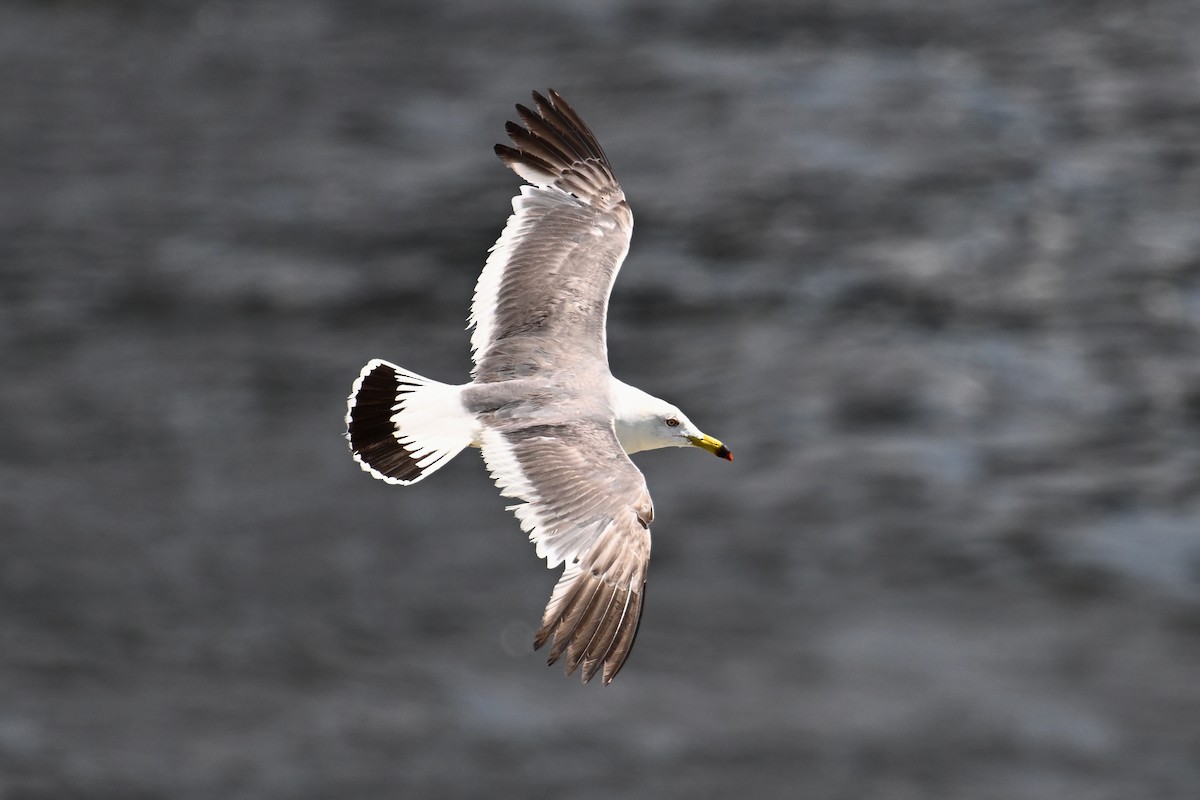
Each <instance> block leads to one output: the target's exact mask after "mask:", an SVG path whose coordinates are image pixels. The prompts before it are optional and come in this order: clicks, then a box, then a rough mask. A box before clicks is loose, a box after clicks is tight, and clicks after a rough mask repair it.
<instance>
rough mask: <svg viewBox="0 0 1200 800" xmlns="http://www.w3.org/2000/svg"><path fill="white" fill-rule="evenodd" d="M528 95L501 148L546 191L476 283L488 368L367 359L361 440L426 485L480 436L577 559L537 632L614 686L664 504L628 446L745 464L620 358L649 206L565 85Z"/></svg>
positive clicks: (517, 214) (562, 554)
mask: <svg viewBox="0 0 1200 800" xmlns="http://www.w3.org/2000/svg"><path fill="white" fill-rule="evenodd" d="M533 100H534V106H535V109H536V110H531V109H528V108H526V107H524V106H521V105H518V106H517V113H518V114H519V115H520V117H521V120H522V122H524V124H525V127H521V126H519V125H517V124H515V123H512V122H510V123H508V125H507V127H506V130H507V131H508V135H509V137H510V138H511V139H512V141H513V144H514V145H516V147H508V146H506V145H500V144H498V145H496V155H498V156H499V157H500V160H501V161H503V162H504V163H505V164H507V165H508V166H509V167H510V168H511V169H512V170H513V171H514V172H516V173H517V174H518V175H520V176H521V177H522V178H524V179H525V180H526V181H528V182H529V183H530V184H532V185H531V186H522V187H521V193H520V194H519V195H517V196H516V197H514V198H513V203H512V205H513V214H512V216H510V217H509V218H508V224H507V225H505V227H504V232H503V233H501V234H500V239H499V240H498V241H497V242H496V244H495V245H494V246H493V247H492V249H491V253H490V255H489V256H488V259H487V264H486V265H485V266H484V268H483V272H482V274H480V276H479V282H478V284H476V287H475V297H474V301H473V303H472V305H471V317H470V323H469V325H468V327H472V326H473V327H474V332H473V333H472V335H471V350H472V357H473V359H474V362H475V368H474V371H473V373H472V376H473V380H472V381H471V382H470V383H466V384H463V385H461V386H451V385H449V384H444V383H438V382H437V381H432V380H429V379H428V378H423V377H421V376H420V375H417V374H415V373H412V372H410V371H408V370H406V369H403V368H402V367H398V366H396V365H395V364H390V363H388V362H386V361H380V360H375V361H371V362H370V363H369V364H367V365H366V367H364V368H363V370H362V373H361V374H360V375H359V377H358V380H356V381H355V382H354V389H353V392H352V393H351V395H350V399H349V404H348V405H349V410H348V412H347V414H346V425H347V438H348V439H349V440H350V448H351V450H352V451H353V453H354V458H355V460H356V461H358V462H359V464H361V465H362V468H363V469H364V470H366V471H367V472H369V473H371V474H372V475H374V476H375V477H376V478H379V479H381V480H384V481H387V482H388V483H399V484H405V485H407V484H410V483H416V482H417V481H419V480H421V479H422V478H424V477H426V476H427V475H429V474H430V473H431V472H433V471H434V470H436V469H438V468H439V467H441V466H442V465H443V464H445V463H446V462H447V461H449V460H450V459H451V458H453V457H454V456H455V455H456V454H457V453H458V452H459V451H461V450H462V449H463V448H465V447H467V446H468V445H471V446H475V447H479V448H481V449H482V451H483V459H484V461H485V462H486V464H487V468H488V470H489V472H490V473H491V475H492V477H493V478H494V479H495V481H496V485H497V486H499V487H500V492H501V494H502V495H503V496H505V497H515V498H517V499H519V500H520V501H521V502H520V503H519V504H517V505H515V506H511V507H510V508H511V509H512V510H513V511H514V512H516V516H517V518H518V519H519V520H520V522H521V528H522V530H524V531H525V532H526V533H528V534H529V538H530V540H531V541H532V542H533V543H534V544H535V545H536V547H537V554H538V556H540V557H542V558H545V559H546V562H547V564H548V566H549V567H550V568H552V569H553V568H554V567H557V566H558V565H560V564H565V565H566V569H565V570H564V571H563V574H562V577H561V578H560V579H559V581H558V584H557V585H556V586H555V587H554V593H553V595H552V596H551V598H550V603H549V605H547V606H546V612H545V615H544V616H543V617H542V627H541V629H540V630H539V631H538V633H537V636H536V638H535V639H534V647H535V648H540V647H541V646H542V645H543V644H546V642H548V641H550V640H551V639H553V644H552V645H551V648H550V658H549V663H551V664H553V663H554V662H555V661H557V660H558V658H559V657H560V656H562V655H563V654H564V653H565V654H566V656H567V659H566V668H567V669H566V671H567V674H568V675H569V674H571V673H572V672H574V671H575V669H576V668H580V667H581V668H582V675H583V680H584V682H587V681H588V680H590V679H591V678H592V676H593V675H594V674H595V673H596V671H597V670H598V669H600V668H601V666H603V677H604V683H606V684H607V683H609V682H610V681H611V680H612V679H613V677H614V676H616V674H617V672H618V671H619V670H620V669H621V666H622V665H623V664H624V663H625V659H626V658H627V657H628V656H629V651H630V648H631V647H632V646H633V640H634V636H635V635H636V634H637V628H638V620H639V619H640V617H641V610H642V595H643V593H644V586H645V581H646V565H647V563H648V562H649V559H650V521H651V520H652V519H654V506H653V504H652V503H651V501H650V493H649V492H648V491H647V489H646V481H645V479H644V478H643V477H642V473H641V472H640V471H639V470H638V468H637V467H635V466H634V465H633V462H632V461H630V460H629V457H628V455H627V454H628V453H636V452H638V451H640V450H651V449H655V448H659V447H685V446H693V445H694V446H696V447H700V448H703V449H704V450H707V451H709V452H710V453H714V454H716V455H717V456H719V457H721V458H724V459H728V460H730V461H732V460H733V456H732V455H731V454H730V452H729V450H728V448H726V447H725V445H723V444H721V442H719V441H717V440H716V439H714V438H713V437H711V436H709V435H707V434H705V433H703V432H701V431H700V429H699V428H697V427H696V426H695V425H693V424H692V422H691V420H689V419H688V418H687V417H686V416H685V415H684V414H683V412H682V411H680V410H679V409H678V408H676V407H675V406H673V405H671V404H670V403H668V402H666V401H665V400H660V399H658V398H657V397H653V396H651V395H649V394H647V393H646V392H643V391H642V390H641V389H636V388H634V387H633V386H630V385H628V384H626V383H622V382H621V381H619V380H617V379H616V378H614V377H613V376H612V374H611V373H610V372H609V368H608V352H607V346H606V343H605V316H606V312H607V308H608V295H609V292H610V290H611V289H612V284H613V280H614V279H615V278H616V276H617V271H618V270H619V269H620V268H621V262H622V261H623V260H624V258H625V254H626V253H627V252H628V251H629V238H630V234H631V233H632V231H633V215H632V214H631V213H630V210H629V204H628V203H627V202H626V201H625V194H624V192H622V191H621V187H620V186H619V185H618V184H617V179H616V178H615V177H613V173H612V168H611V167H610V166H609V163H608V159H607V158H606V157H605V155H604V152H603V151H602V150H601V149H600V145H599V144H598V143H597V142H596V138H595V136H593V135H592V132H591V131H590V130H589V129H588V127H587V126H586V125H585V124H584V123H583V120H581V119H580V118H579V115H577V114H576V113H575V111H574V110H572V108H571V107H570V106H569V105H567V103H566V101H565V100H563V98H562V97H561V96H560V95H558V94H557V93H556V92H554V91H553V90H552V91H550V92H549V98H548V99H547V98H546V97H543V96H542V95H540V94H538V93H537V92H534V93H533Z"/></svg>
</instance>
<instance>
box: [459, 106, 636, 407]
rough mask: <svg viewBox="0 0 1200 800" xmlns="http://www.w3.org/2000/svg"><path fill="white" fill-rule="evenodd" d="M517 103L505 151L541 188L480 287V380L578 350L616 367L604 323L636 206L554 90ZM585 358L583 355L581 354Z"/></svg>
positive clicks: (523, 371)
mask: <svg viewBox="0 0 1200 800" xmlns="http://www.w3.org/2000/svg"><path fill="white" fill-rule="evenodd" d="M549 95H550V96H549V99H547V98H545V97H543V96H542V95H540V94H538V93H537V92H534V93H533V101H534V107H535V108H534V109H532V110H531V109H529V108H526V107H525V106H521V105H518V106H517V113H518V114H519V115H520V117H521V121H522V122H523V123H524V125H525V127H521V126H520V125H517V124H515V123H512V122H510V123H508V125H507V126H506V130H507V131H508V135H509V138H511V139H512V141H513V144H514V145H516V147H508V146H507V145H502V144H498V145H496V155H498V156H499V157H500V160H501V161H503V162H504V163H505V164H507V165H508V166H509V167H510V168H511V169H512V170H513V171H514V172H516V173H517V174H518V175H520V176H521V177H522V178H524V179H525V180H527V181H529V183H531V184H533V185H532V186H522V187H521V193H520V194H519V195H517V196H516V197H514V198H513V214H512V216H510V217H509V218H508V223H507V224H506V225H505V227H504V232H503V233H501V234H500V238H499V240H497V242H496V244H495V245H493V247H492V250H491V253H490V255H489V256H488V260H487V264H486V265H485V266H484V268H483V272H482V273H481V274H480V276H479V281H478V283H477V284H476V286H475V297H474V300H473V302H472V305H471V317H470V323H469V326H468V327H470V326H473V327H474V328H475V330H474V332H473V333H472V335H471V351H472V357H473V358H474V360H475V372H474V374H475V380H476V382H479V383H485V382H489V381H495V380H506V379H508V378H513V377H524V376H528V375H531V374H534V373H537V372H544V371H547V370H553V369H554V368H555V365H556V363H557V358H556V356H557V354H558V353H560V352H562V351H563V350H564V349H567V348H569V349H570V350H571V351H572V353H573V357H574V358H575V359H579V358H580V357H583V358H587V359H591V360H593V361H596V360H598V361H602V362H603V363H604V366H605V368H607V359H608V353H607V348H606V346H605V334H604V324H605V316H606V314H607V311H608V295H609V292H610V291H611V289H612V284H613V280H614V279H615V278H616V276H617V271H618V270H619V269H620V268H621V262H622V261H623V260H624V259H625V254H626V253H627V252H629V238H630V236H631V235H632V233H633V214H632V213H631V212H630V210H629V204H628V203H627V202H625V193H624V192H622V191H621V187H620V185H619V184H618V183H617V179H616V178H615V177H613V173H612V168H611V167H610V166H609V163H608V159H607V158H606V157H605V155H604V151H603V150H601V149H600V145H599V143H598V142H597V141H596V137H595V136H594V135H593V134H592V132H591V131H590V130H589V129H588V127H587V125H585V124H584V123H583V120H581V119H580V118H579V115H578V114H576V113H575V111H574V110H573V109H572V108H571V107H570V106H569V105H567V102H566V101H565V100H563V98H562V97H561V96H560V95H559V94H558V93H556V92H554V91H553V90H551V91H550V93H549ZM576 363H578V361H577V360H576Z"/></svg>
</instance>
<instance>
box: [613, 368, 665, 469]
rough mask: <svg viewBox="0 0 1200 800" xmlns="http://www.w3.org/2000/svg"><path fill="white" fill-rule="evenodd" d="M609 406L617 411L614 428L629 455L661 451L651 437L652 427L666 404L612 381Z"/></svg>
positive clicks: (614, 416)
mask: <svg viewBox="0 0 1200 800" xmlns="http://www.w3.org/2000/svg"><path fill="white" fill-rule="evenodd" d="M608 396H609V403H611V404H612V410H613V427H614V428H616V431H617V441H619V442H620V443H621V448H622V449H623V450H624V451H625V452H626V453H637V452H639V451H642V450H649V449H651V448H654V447H658V446H660V445H658V444H652V443H651V439H650V437H649V430H650V426H651V425H652V424H653V422H654V420H656V419H657V416H658V409H659V408H660V407H661V406H663V405H665V401H663V400H660V399H658V398H657V397H655V396H654V395H652V394H650V393H648V392H643V391H642V390H641V389H639V388H637V387H636V386H630V385H629V384H628V383H625V382H624V381H619V380H617V379H616V378H611V380H610V382H609V387H608Z"/></svg>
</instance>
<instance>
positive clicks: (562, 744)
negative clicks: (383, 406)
mask: <svg viewBox="0 0 1200 800" xmlns="http://www.w3.org/2000/svg"><path fill="white" fill-rule="evenodd" d="M450 5H451V4H410V3H398V2H397V3H388V2H382V1H381V0H375V1H370V0H353V1H352V2H336V3H335V2H332V1H331V0H323V1H322V0H301V2H286V3H285V2H250V3H236V2H220V1H219V0H214V2H206V3H190V2H182V0H180V1H179V2H163V3H149V2H116V1H115V0H114V1H113V2H96V3H80V2H53V3H52V2H31V1H25V0H17V2H10V3H6V4H4V7H3V8H0V86H2V87H3V89H2V90H0V97H2V100H3V102H0V358H2V362H3V365H4V378H3V381H2V382H0V528H2V531H0V796H3V797H5V798H21V799H22V800H26V799H29V798H184V799H187V798H197V799H199V798H223V799H224V800H229V799H231V798H333V797H337V798H346V797H358V798H366V797H395V798H408V797H421V798H436V797H462V796H484V795H487V796H492V797H543V796H557V797H569V798H612V797H627V798H689V799H694V798H702V797H714V798H716V797H731V796H741V797H760V796H761V797H787V798H796V797H804V798H888V799H891V798H897V799H904V800H907V799H908V798H1023V800H1037V799H1039V798H1046V799H1047V800H1050V799H1051V798H1053V800H1060V799H1061V798H1072V800H1078V799H1079V798H1113V800H1117V799H1118V798H1119V799H1120V800H1128V798H1139V799H1141V798H1158V797H1162V798H1183V797H1195V796H1196V793H1197V790H1198V787H1200V757H1198V754H1200V681H1198V680H1197V676H1198V675H1200V335H1198V334H1200V80H1198V76H1200V48H1197V47H1196V44H1195V34H1196V32H1197V31H1198V30H1200V5H1197V4H1196V3H1194V2H1192V1H1191V0H1151V1H1150V2H1148V3H1143V4H1140V5H1138V6H1137V7H1136V8H1135V7H1134V6H1131V5H1130V4H1128V3H1122V2H1116V0H1101V1H1100V2H1093V3H1067V2H1063V3H1033V2H1018V1H1017V0H1010V1H1007V2H995V3H984V2H966V3H955V4H949V5H948V4H944V3H936V2H919V1H918V0H908V1H905V0H900V1H899V2H880V1H874V2H865V1H864V2H839V3H825V2H821V3H791V4H785V3H774V2H765V1H763V2H738V3H732V2H720V1H713V2H700V3H693V2H683V0H679V1H678V2H664V3H656V4H638V3H633V2H568V3H555V4H546V5H542V4H538V3H533V2H518V3H505V4H503V5H502V6H501V5H497V4H490V3H460V4H455V5H454V7H453V8H451V7H450ZM547 86H552V87H554V88H556V89H558V90H559V91H561V92H562V93H563V94H564V95H566V97H567V98H568V99H570V100H571V101H572V103H573V104H574V105H575V107H576V108H577V109H578V110H579V112H580V113H581V114H582V115H583V116H584V118H585V119H587V120H588V121H589V122H590V124H591V125H592V127H593V128H594V129H595V131H596V132H597V134H598V136H599V137H600V139H601V141H602V143H603V144H604V146H605V148H606V150H607V152H608V155H609V157H610V159H611V161H612V162H613V164H614V167H615V169H616V171H617V173H618V175H619V177H620V178H621V180H622V184H623V185H624V187H625V190H626V193H627V195H628V196H629V198H630V201H631V203H632V205H633V209H634V212H635V215H636V217H637V230H636V233H635V236H634V243H633V249H632V252H631V254H630V257H629V259H628V261H627V263H626V265H625V268H624V270H623V272H622V274H621V278H620V280H619V281H618V283H617V286H616V289H615V292H614V296H613V305H612V309H611V314H610V319H609V335H610V354H611V359H612V362H613V368H614V371H615V372H616V373H617V374H618V375H619V376H620V377H622V378H623V379H625V380H627V381H629V382H631V383H634V384H637V385H640V386H642V387H643V388H645V389H647V390H648V391H650V392H652V393H654V394H658V395H661V396H663V397H666V398H668V399H671V400H673V401H675V402H677V403H679V404H680V405H681V406H683V407H684V409H685V410H686V411H687V413H688V414H689V416H690V417H691V418H692V419H693V420H695V421H696V422H697V423H698V424H699V425H701V426H702V427H703V428H704V429H705V430H706V431H708V432H710V433H712V434H713V435H715V436H718V437H719V438H721V439H723V440H724V441H725V442H726V443H727V444H728V445H729V446H730V447H731V448H732V449H733V451H734V453H735V454H736V459H737V460H736V461H735V462H734V463H733V464H732V465H730V464H727V463H724V462H721V461H718V460H716V459H713V458H711V457H709V456H705V455H704V454H702V453H700V452H699V451H696V452H682V451H665V452H656V453H648V454H645V455H644V456H639V457H638V464H639V466H640V467H641V468H642V469H643V471H644V472H645V473H646V475H647V479H648V481H649V485H650V488H651V491H652V492H653V494H654V498H655V504H656V521H655V527H654V534H655V544H654V559H653V561H652V564H651V567H650V575H649V585H648V599H647V606H646V613H645V616H644V619H643V623H642V626H641V632H640V635H639V639H638V644H637V647H636V648H635V650H634V652H633V655H632V656H631V658H630V661H629V662H628V664H627V665H626V667H625V669H624V671H623V672H622V673H621V675H620V676H619V677H618V679H617V680H616V681H615V682H614V683H613V685H612V686H610V687H607V688H603V687H601V686H600V685H598V682H594V683H593V684H592V685H588V686H581V685H580V684H579V681H578V679H577V678H572V679H566V678H564V677H563V676H562V675H561V674H560V670H559V669H558V668H554V669H550V670H548V669H546V668H545V667H544V666H543V665H542V662H543V656H542V655H541V654H534V653H533V652H531V650H530V642H531V640H532V636H533V631H534V629H535V627H536V625H537V623H538V621H539V619H540V615H541V612H542V608H543V605H544V603H545V601H546V600H547V598H548V597H549V592H550V589H551V587H552V586H553V584H554V581H555V577H556V576H555V575H554V574H552V573H550V572H548V571H547V570H546V569H545V568H544V566H543V565H541V564H539V562H538V561H537V559H536V557H535V555H534V552H533V548H532V547H531V546H530V545H529V544H528V543H526V542H525V541H524V535H523V534H522V533H521V532H520V530H519V529H518V527H517V524H516V522H515V520H514V519H512V516H511V514H509V513H507V512H506V511H505V510H504V506H505V503H506V501H505V500H504V499H502V498H500V497H499V496H498V493H497V492H496V491H495V489H494V488H493V487H492V486H491V483H490V481H489V479H488V477H487V474H486V471H485V470H484V468H483V466H482V463H481V462H480V460H479V458H478V456H477V455H476V454H475V453H474V452H468V453H466V454H464V455H463V456H462V457H460V458H459V459H458V460H456V461H455V462H453V463H452V464H450V465H449V466H447V467H446V468H444V469H443V470H442V471H441V472H439V473H438V474H437V475H435V476H433V477H431V478H430V479H429V480H427V481H425V482H423V483H421V484H419V485H417V486H413V487H407V488H400V487H393V486H388V485H385V484H383V483H381V482H378V481H373V480H371V479H370V478H369V477H368V476H367V475H365V474H364V473H362V472H361V471H360V470H359V468H358V466H357V465H356V464H354V463H353V461H351V459H350V457H349V455H348V453H347V450H346V446H345V442H344V440H343V438H342V427H343V423H342V416H343V414H344V409H345V405H344V403H345V396H346V394H347V392H348V391H349V388H350V383H351V382H352V381H353V379H354V377H355V376H356V375H357V373H358V370H359V369H360V367H361V366H362V365H363V364H364V363H365V362H366V361H367V360H368V359H370V358H373V357H381V358H386V359H389V360H391V361H395V362H397V363H400V364H403V365H405V366H407V367H409V368H411V369H413V370H416V371H418V372H420V373H422V374H426V375H428V376H430V377H433V378H436V379H440V380H446V381H464V380H466V378H467V374H468V369H469V359H468V355H469V351H468V334H467V333H466V332H465V331H464V330H463V326H464V324H465V318H466V315H467V309H468V305H469V302H470V298H471V292H472V289H473V285H474V281H475V278H476V276H477V275H478V272H479V270H480V268H481V267H482V264H483V260H484V258H485V255H486V251H487V248H488V247H489V246H490V245H491V243H492V242H493V241H494V240H495V238H496V236H497V235H498V233H499V231H500V228H501V226H502V225H503V222H504V219H505V217H506V215H507V214H508V212H509V198H510V197H511V196H512V194H513V193H514V192H515V191H516V187H517V185H518V180H517V178H516V177H515V176H514V175H512V174H511V173H509V172H507V171H506V170H505V169H503V167H502V166H501V165H500V164H499V162H498V161H497V160H496V159H495V157H494V156H493V155H492V152H491V146H492V144H493V143H494V142H496V141H499V140H500V139H502V138H503V123H504V121H505V120H506V119H509V118H512V117H513V116H514V114H513V111H512V104H513V103H516V102H528V92H529V90H530V89H532V88H545V87H547Z"/></svg>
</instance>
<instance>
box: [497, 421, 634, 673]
mask: <svg viewBox="0 0 1200 800" xmlns="http://www.w3.org/2000/svg"><path fill="white" fill-rule="evenodd" d="M483 458H484V461H485V462H486V463H487V466H488V470H489V471H490V472H491V474H492V477H493V479H495V481H496V485H497V486H499V487H500V491H501V494H502V495H504V496H505V497H516V498H519V499H520V500H523V501H524V502H523V503H520V504H518V505H515V506H511V508H512V509H513V510H514V511H515V512H516V515H517V518H518V519H519V520H520V521H521V528H522V530H524V531H526V532H527V533H528V534H529V538H530V540H531V541H532V542H534V544H535V545H536V546H537V553H538V555H539V556H540V557H543V558H545V559H546V561H547V564H548V565H549V566H550V567H551V568H553V567H556V566H558V565H559V564H561V563H565V564H566V569H565V570H564V571H563V574H562V577H561V578H560V579H559V581H558V584H557V585H556V586H555V587H554V593H553V594H552V595H551V597H550V603H549V605H547V606H546V613H545V614H544V615H543V617H542V627H541V630H539V631H538V634H537V637H536V639H535V640H534V647H535V648H540V647H541V646H542V645H543V644H545V643H546V642H547V641H550V639H551V638H553V644H552V645H551V648H550V658H549V662H548V663H550V664H553V663H554V662H555V661H557V660H558V659H559V657H560V656H562V655H563V653H564V652H565V653H566V655H567V661H566V667H567V674H568V675H570V674H571V673H573V672H574V671H575V670H576V668H579V667H582V674H583V680H584V682H585V683H586V682H587V681H589V680H591V678H592V676H593V675H595V674H596V671H597V670H598V669H600V667H601V666H603V668H604V672H603V675H604V683H605V684H608V683H609V682H610V681H612V679H613V678H614V677H615V676H616V674H617V672H618V671H620V669H621V666H622V665H623V664H624V663H625V659H626V658H628V656H629V651H630V649H631V648H632V647H633V640H634V636H636V634H637V628H638V620H639V619H640V618H641V613H642V597H643V594H644V586H645V583H646V565H647V564H648V563H649V560H650V521H651V519H653V517H654V509H653V505H652V504H651V501H650V493H649V492H648V491H647V489H646V481H645V479H644V478H643V477H642V473H641V472H640V471H639V470H638V468H637V467H635V466H634V465H633V462H632V461H630V460H629V457H628V456H627V455H625V452H624V451H623V450H622V449H621V446H620V444H619V443H618V442H617V437H616V434H615V433H614V432H613V429H612V425H611V423H606V422H604V421H601V420H580V421H573V422H570V423H566V424H557V425H534V426H528V427H524V428H517V429H510V428H504V429H497V428H490V429H489V428H485V430H484V433H483Z"/></svg>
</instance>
